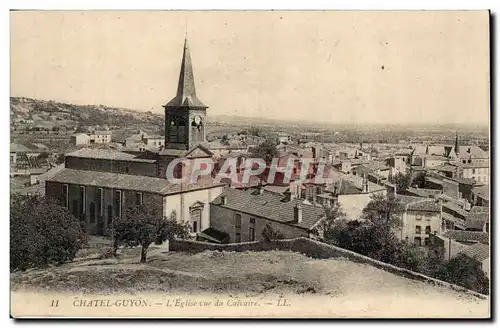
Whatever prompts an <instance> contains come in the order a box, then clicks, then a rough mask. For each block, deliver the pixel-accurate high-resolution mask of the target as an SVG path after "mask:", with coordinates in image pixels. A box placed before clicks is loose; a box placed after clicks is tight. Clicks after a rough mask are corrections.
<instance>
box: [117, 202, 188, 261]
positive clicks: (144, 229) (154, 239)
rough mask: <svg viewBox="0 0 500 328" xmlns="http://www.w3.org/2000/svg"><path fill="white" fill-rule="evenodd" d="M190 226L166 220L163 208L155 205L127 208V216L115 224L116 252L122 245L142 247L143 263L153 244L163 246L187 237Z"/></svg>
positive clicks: (118, 219)
mask: <svg viewBox="0 0 500 328" xmlns="http://www.w3.org/2000/svg"><path fill="white" fill-rule="evenodd" d="M188 233H189V225H188V224H187V223H185V224H179V223H177V222H176V221H175V220H171V219H169V220H165V219H162V216H161V208H159V206H155V205H152V204H150V205H137V206H135V207H130V208H127V209H126V211H125V215H123V216H122V217H121V218H117V219H116V221H115V223H114V247H115V252H116V250H117V249H118V247H119V246H120V245H125V246H129V247H134V246H141V248H142V249H141V263H145V262H146V259H147V252H148V248H149V246H150V245H151V244H152V243H157V244H161V243H163V242H164V241H165V240H167V239H170V238H172V237H175V236H180V237H183V238H185V237H187V236H188Z"/></svg>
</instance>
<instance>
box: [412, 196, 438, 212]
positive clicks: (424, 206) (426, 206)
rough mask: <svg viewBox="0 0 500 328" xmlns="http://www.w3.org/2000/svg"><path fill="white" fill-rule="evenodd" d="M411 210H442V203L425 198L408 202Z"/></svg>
mask: <svg viewBox="0 0 500 328" xmlns="http://www.w3.org/2000/svg"><path fill="white" fill-rule="evenodd" d="M408 210H409V211H425V212H441V205H440V204H439V202H438V201H436V200H434V199H424V200H420V201H418V202H414V203H410V204H408Z"/></svg>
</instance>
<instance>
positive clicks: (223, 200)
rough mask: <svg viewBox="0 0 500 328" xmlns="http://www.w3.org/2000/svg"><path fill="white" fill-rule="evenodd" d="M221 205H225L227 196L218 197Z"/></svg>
mask: <svg viewBox="0 0 500 328" xmlns="http://www.w3.org/2000/svg"><path fill="white" fill-rule="evenodd" d="M220 200H221V203H222V205H227V196H225V195H223V196H221V197H220Z"/></svg>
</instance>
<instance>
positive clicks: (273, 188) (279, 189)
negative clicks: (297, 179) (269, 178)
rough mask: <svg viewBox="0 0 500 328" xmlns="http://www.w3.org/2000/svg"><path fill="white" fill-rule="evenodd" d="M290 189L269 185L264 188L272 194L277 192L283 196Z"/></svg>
mask: <svg viewBox="0 0 500 328" xmlns="http://www.w3.org/2000/svg"><path fill="white" fill-rule="evenodd" d="M288 189H290V187H289V186H273V185H267V186H265V187H264V190H267V191H270V192H275V193H278V194H283V193H284V192H285V191H287V190H288Z"/></svg>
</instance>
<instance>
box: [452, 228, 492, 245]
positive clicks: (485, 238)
mask: <svg viewBox="0 0 500 328" xmlns="http://www.w3.org/2000/svg"><path fill="white" fill-rule="evenodd" d="M445 236H446V237H448V238H451V239H454V240H456V241H469V242H480V243H483V244H489V243H490V234H489V233H487V232H482V231H462V230H448V231H447V232H445Z"/></svg>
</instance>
